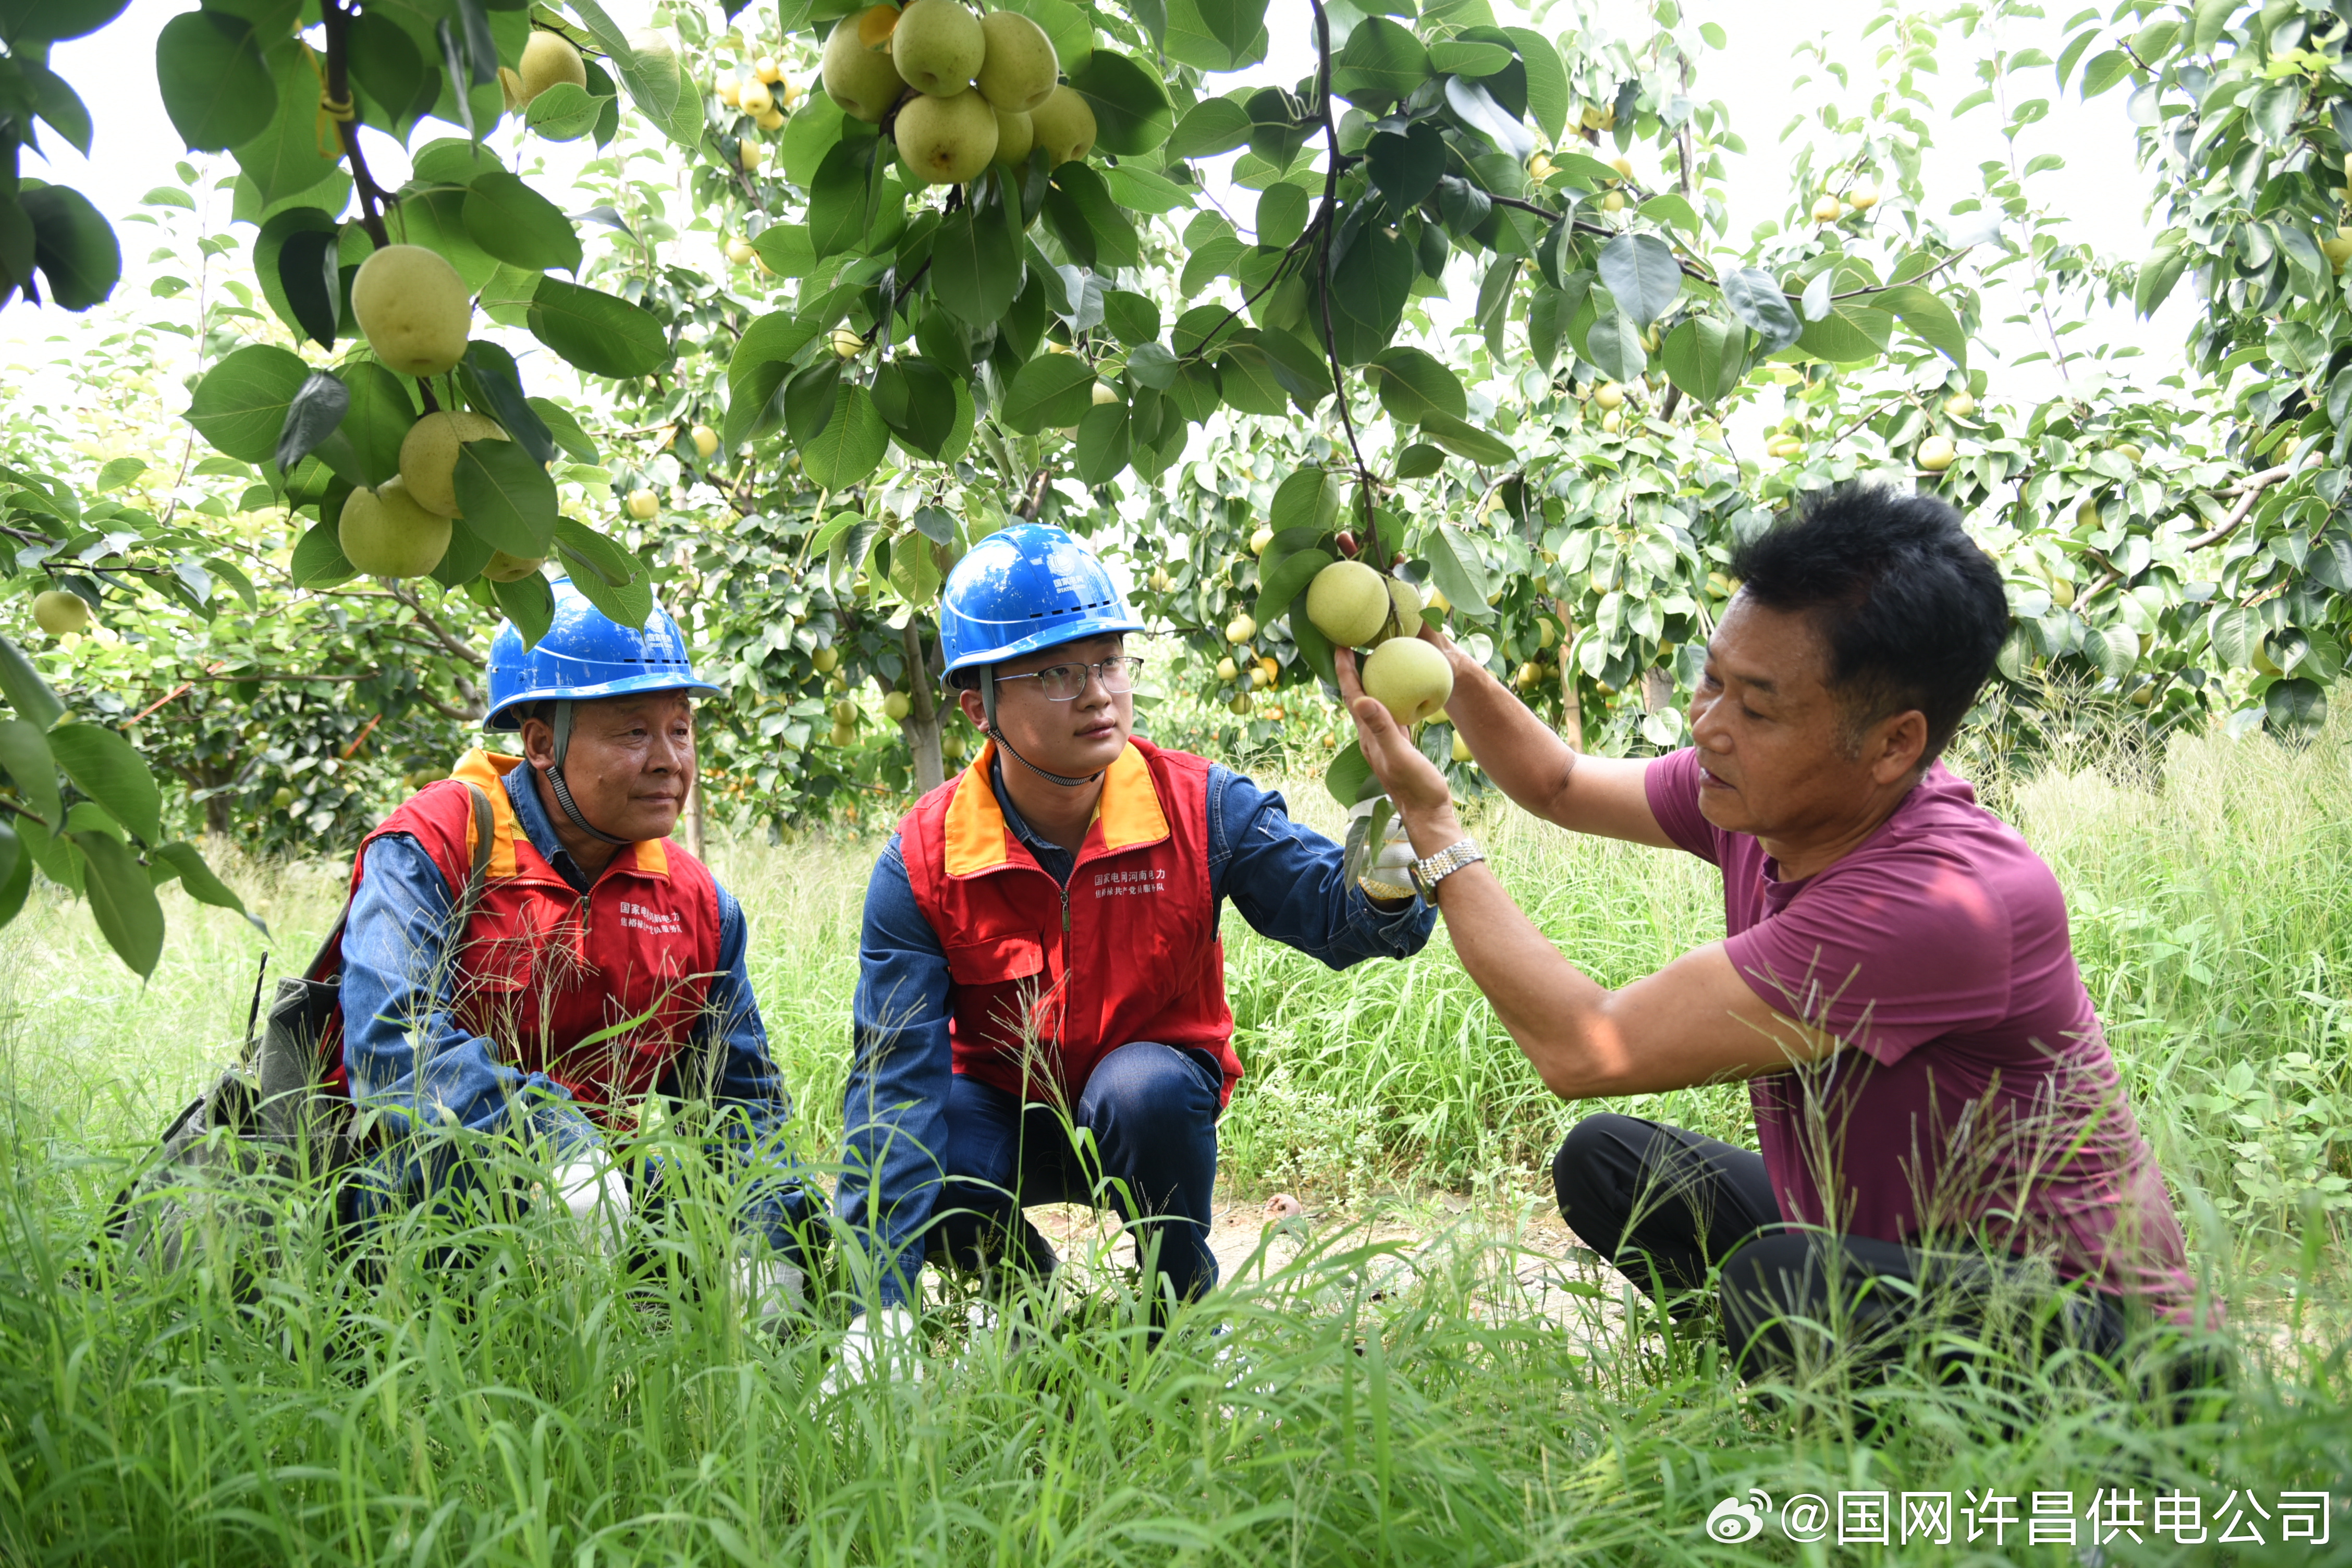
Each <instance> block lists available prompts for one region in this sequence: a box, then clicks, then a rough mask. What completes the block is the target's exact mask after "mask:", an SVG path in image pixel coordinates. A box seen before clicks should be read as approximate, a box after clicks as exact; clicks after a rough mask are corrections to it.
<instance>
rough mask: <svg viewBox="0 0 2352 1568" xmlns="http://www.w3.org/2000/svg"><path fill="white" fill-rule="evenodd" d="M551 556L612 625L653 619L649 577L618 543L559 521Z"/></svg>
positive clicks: (581, 525)
mask: <svg viewBox="0 0 2352 1568" xmlns="http://www.w3.org/2000/svg"><path fill="white" fill-rule="evenodd" d="M555 554H556V558H557V559H558V560H559V561H560V562H562V565H563V569H564V572H565V574H567V575H569V576H570V577H571V579H572V586H573V587H575V588H577V589H579V590H580V593H581V595H582V596H583V598H585V599H586V600H587V601H588V602H589V603H590V604H592V605H595V606H596V608H597V609H599V610H601V611H603V612H604V615H605V616H606V617H607V618H608V619H610V620H612V621H613V622H614V623H615V624H616V625H619V626H644V625H645V624H646V622H647V621H649V620H651V619H653V615H654V584H653V577H652V575H651V574H649V573H647V572H646V563H644V562H642V561H640V560H638V559H637V558H636V557H635V556H634V555H632V554H630V553H629V552H628V549H627V547H626V546H625V545H624V544H622V543H621V542H620V541H619V540H617V539H614V538H613V537H612V536H611V535H609V534H604V533H599V532H597V531H595V530H594V529H593V528H590V527H588V526H587V525H586V524H585V523H580V522H574V521H572V520H571V519H570V518H568V517H566V518H559V519H557V520H556V524H555Z"/></svg>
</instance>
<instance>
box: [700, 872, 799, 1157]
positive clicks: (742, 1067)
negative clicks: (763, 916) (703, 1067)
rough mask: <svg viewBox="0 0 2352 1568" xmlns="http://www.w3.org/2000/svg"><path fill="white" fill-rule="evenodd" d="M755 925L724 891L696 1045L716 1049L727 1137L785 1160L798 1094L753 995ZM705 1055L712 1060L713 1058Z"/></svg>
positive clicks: (715, 1089) (746, 1149) (743, 1148)
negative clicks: (715, 960) (787, 1081)
mask: <svg viewBox="0 0 2352 1568" xmlns="http://www.w3.org/2000/svg"><path fill="white" fill-rule="evenodd" d="M695 1044H696V1045H698V1046H699V1047H704V1048H705V1049H706V1050H709V1049H710V1047H716V1050H715V1052H714V1053H712V1054H713V1055H715V1057H716V1060H717V1066H718V1069H719V1070H718V1073H717V1075H716V1077H717V1082H716V1083H715V1084H714V1085H713V1086H712V1094H711V1098H712V1100H715V1101H716V1102H717V1105H718V1108H719V1111H720V1112H721V1121H720V1126H721V1127H722V1129H723V1130H724V1135H725V1137H726V1139H727V1141H728V1142H730V1144H732V1145H734V1146H735V1147H736V1149H737V1150H738V1152H740V1153H743V1154H747V1155H748V1154H753V1153H766V1154H768V1155H770V1156H771V1157H772V1158H777V1159H782V1158H783V1156H782V1153H781V1152H780V1145H781V1143H782V1137H783V1131H784V1123H785V1122H786V1121H789V1120H790V1119H791V1117H792V1114H793V1097H792V1095H791V1093H790V1092H789V1091H788V1090H787V1089H785V1088H784V1075H783V1074H782V1072H781V1071H779V1070H778V1069H777V1067H776V1060H775V1058H774V1057H773V1056H772V1055H770V1054H769V1051H768V1030H767V1026H766V1025H765V1024H763V1023H761V1019H760V1002H759V998H758V997H756V996H754V995H753V994H751V925H750V922H749V921H746V920H745V919H744V917H743V906H742V905H741V904H740V903H739V902H738V901H737V900H736V898H735V895H734V894H732V893H730V892H729V891H728V890H727V889H724V888H720V889H719V973H718V977H717V978H716V979H714V980H712V981H711V983H710V991H709V996H708V998H707V999H706V1001H705V1004H704V1006H703V1013H702V1022H701V1024H700V1025H699V1026H698V1027H697V1028H696V1030H695ZM702 1059H704V1060H709V1059H711V1058H710V1057H709V1056H706V1057H704V1058H702Z"/></svg>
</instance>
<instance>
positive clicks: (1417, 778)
mask: <svg viewBox="0 0 2352 1568" xmlns="http://www.w3.org/2000/svg"><path fill="white" fill-rule="evenodd" d="M1431 640H1433V641H1434V640H1435V639H1434V638H1433V639H1431ZM1332 663H1333V665H1334V666H1335V668H1337V671H1338V673H1339V698H1340V700H1341V701H1343V702H1345V703H1347V705H1348V716H1349V718H1351V719H1353V720H1355V721H1356V740H1357V742H1358V744H1360V746H1361V747H1362V748H1363V752H1364V761H1365V762H1367V763H1370V764H1371V769H1372V776H1373V777H1375V778H1377V779H1379V780H1380V781H1381V788H1382V789H1383V790H1386V791H1387V792H1388V797H1389V798H1390V799H1391V800H1392V801H1394V802H1395V803H1396V808H1397V813H1398V815H1399V816H1402V817H1403V818H1404V824H1405V828H1406V830H1407V831H1408V832H1410V833H1411V834H1412V843H1413V847H1414V848H1415V849H1416V850H1418V851H1419V852H1420V853H1421V854H1423V855H1434V854H1436V853H1437V852H1438V851H1439V850H1440V849H1443V848H1444V847H1446V846H1447V845H1449V844H1452V843H1454V841H1455V840H1456V839H1458V838H1460V837H1462V826H1461V824H1460V823H1459V822H1458V821H1456V820H1455V818H1454V792H1453V791H1452V790H1450V789H1448V788H1447V787H1446V784H1445V775H1444V773H1440V772H1438V771H1437V764H1436V763H1433V762H1431V761H1430V760H1429V759H1428V758H1427V757H1424V756H1423V755H1422V754H1421V749H1420V748H1419V747H1417V746H1415V745H1414V744H1413V743H1412V735H1411V734H1410V733H1408V732H1407V731H1406V730H1405V728H1404V726H1403V725H1402V724H1399V723H1398V722H1397V721H1396V719H1395V717H1394V715H1392V714H1391V713H1390V712H1389V710H1388V709H1387V708H1386V707H1384V706H1382V705H1381V701H1380V700H1379V699H1378V698H1373V697H1367V696H1365V695H1364V688H1363V683H1362V682H1361V681H1360V680H1359V679H1357V677H1356V655H1355V653H1354V651H1353V650H1352V649H1349V648H1340V649H1338V650H1337V651H1336V652H1335V653H1334V655H1333V657H1332Z"/></svg>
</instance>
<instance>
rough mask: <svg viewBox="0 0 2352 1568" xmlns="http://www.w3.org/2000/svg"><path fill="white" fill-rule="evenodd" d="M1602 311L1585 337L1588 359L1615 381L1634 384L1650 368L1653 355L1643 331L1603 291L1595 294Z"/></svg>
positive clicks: (1599, 311)
mask: <svg viewBox="0 0 2352 1568" xmlns="http://www.w3.org/2000/svg"><path fill="white" fill-rule="evenodd" d="M1592 298H1593V300H1594V301H1595V303H1596V304H1597V306H1598V307H1599V309H1598V311H1597V313H1596V314H1595V315H1594V316H1593V318H1592V325H1591V327H1590V328H1588V329H1587V330H1586V331H1585V334H1584V357H1585V358H1586V359H1587V360H1590V361H1591V363H1593V364H1595V365H1598V366H1599V367H1600V369H1601V374H1603V375H1605V376H1607V377H1609V378H1610V379H1611V380H1612V381H1632V380H1633V379H1634V378H1635V377H1637V376H1639V375H1640V374H1642V372H1643V371H1644V370H1646V369H1647V368H1648V367H1649V363H1650V355H1649V351H1648V350H1646V349H1644V348H1643V347H1642V329H1641V328H1640V327H1638V326H1636V325H1634V323H1633V321H1631V320H1630V319H1629V318H1628V317H1627V316H1626V314H1625V312H1624V311H1622V310H1619V309H1618V308H1617V304H1616V301H1615V300H1612V299H1611V298H1609V296H1608V294H1607V292H1606V291H1605V290H1601V289H1595V290H1593V294H1592Z"/></svg>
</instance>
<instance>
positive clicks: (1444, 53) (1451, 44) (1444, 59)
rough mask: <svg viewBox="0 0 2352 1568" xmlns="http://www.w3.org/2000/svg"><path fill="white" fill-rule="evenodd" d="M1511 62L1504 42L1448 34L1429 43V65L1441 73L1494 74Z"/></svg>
mask: <svg viewBox="0 0 2352 1568" xmlns="http://www.w3.org/2000/svg"><path fill="white" fill-rule="evenodd" d="M1510 63H1511V51H1510V50H1508V49H1507V48H1505V47H1503V46H1502V45H1500V44H1490V43H1484V42H1474V41H1471V40H1469V39H1465V38H1448V39H1444V40H1442V41H1440V42H1437V43H1433V44H1432V45H1430V46H1429V68H1430V69H1431V70H1433V71H1435V72H1436V73H1437V74H1438V75H1440V76H1460V77H1470V78H1473V79H1476V78H1482V77H1490V76H1493V75H1494V74H1495V73H1496V72H1497V71H1500V70H1502V69H1503V68H1506V67H1507V66H1508V65H1509V64H1510Z"/></svg>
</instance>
